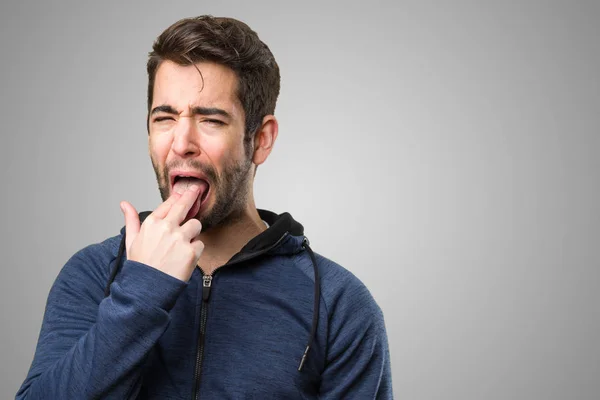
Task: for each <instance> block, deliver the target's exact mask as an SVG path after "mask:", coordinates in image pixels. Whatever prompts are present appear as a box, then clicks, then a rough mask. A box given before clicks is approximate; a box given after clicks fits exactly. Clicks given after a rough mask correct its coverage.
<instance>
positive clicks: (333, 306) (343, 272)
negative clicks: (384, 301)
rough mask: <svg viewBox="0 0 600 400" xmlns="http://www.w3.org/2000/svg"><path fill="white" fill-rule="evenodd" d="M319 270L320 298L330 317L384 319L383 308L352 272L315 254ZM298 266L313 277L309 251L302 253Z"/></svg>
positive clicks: (374, 320)
mask: <svg viewBox="0 0 600 400" xmlns="http://www.w3.org/2000/svg"><path fill="white" fill-rule="evenodd" d="M314 254H315V258H316V260H317V266H318V271H319V283H320V288H321V300H322V301H323V302H324V303H325V308H326V309H327V312H328V314H329V317H330V319H331V318H333V319H338V318H340V319H342V320H344V319H348V318H353V319H361V318H362V319H369V320H373V322H376V321H379V320H381V321H382V320H383V314H382V311H381V308H380V307H379V305H378V304H377V302H376V301H375V299H374V297H373V295H372V294H371V292H370V291H369V289H368V288H367V286H366V285H365V284H364V283H363V282H362V281H361V280H360V279H359V278H358V277H357V276H356V275H354V274H353V273H352V272H351V271H349V270H348V269H346V268H345V267H343V266H342V265H340V264H339V263H337V262H336V261H333V260H332V259H330V258H328V257H326V256H323V255H321V254H319V253H317V252H315V253H314ZM297 264H298V265H299V267H300V268H301V269H302V270H303V271H304V273H305V274H306V275H308V276H309V277H310V278H311V279H313V280H314V272H313V267H312V262H311V260H310V257H309V255H308V254H307V253H306V252H303V253H302V256H301V261H299V262H298V263H297Z"/></svg>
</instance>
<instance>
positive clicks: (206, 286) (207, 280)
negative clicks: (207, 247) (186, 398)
mask: <svg viewBox="0 0 600 400" xmlns="http://www.w3.org/2000/svg"><path fill="white" fill-rule="evenodd" d="M215 271H216V270H215ZM213 273H214V272H213ZM212 279H213V277H212V275H204V276H202V304H201V306H200V334H199V335H198V347H197V348H198V352H197V353H196V371H195V373H194V377H195V379H194V382H195V384H194V393H193V395H192V399H195V400H198V399H199V398H200V390H199V389H200V375H201V374H202V358H203V356H204V336H205V334H206V319H207V317H208V315H207V314H208V299H209V298H210V289H211V287H212Z"/></svg>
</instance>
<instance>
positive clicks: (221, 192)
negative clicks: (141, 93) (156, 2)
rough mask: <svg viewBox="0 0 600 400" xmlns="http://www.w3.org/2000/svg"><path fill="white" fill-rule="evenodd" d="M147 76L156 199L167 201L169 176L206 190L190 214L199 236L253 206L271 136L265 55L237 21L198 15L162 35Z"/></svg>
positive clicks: (270, 74) (273, 79)
mask: <svg viewBox="0 0 600 400" xmlns="http://www.w3.org/2000/svg"><path fill="white" fill-rule="evenodd" d="M147 70H148V120H147V124H148V125H147V129H148V144H149V152H150V157H151V160H152V165H153V167H154V171H155V173H156V178H157V181H158V185H159V191H160V194H161V197H162V198H163V200H166V199H167V198H168V197H169V195H170V194H171V191H172V190H173V178H174V176H173V175H176V174H178V172H182V173H183V174H184V175H185V173H188V172H191V173H192V175H196V176H197V177H201V178H202V179H203V180H206V181H207V182H208V184H209V187H208V190H207V192H206V193H205V196H203V197H206V200H205V201H204V202H202V207H201V209H200V210H199V212H198V213H197V214H196V217H197V218H199V219H200V220H201V222H202V224H203V227H204V230H207V229H210V228H211V227H213V226H216V225H218V224H223V223H227V222H230V221H231V220H234V219H235V218H236V217H238V216H240V215H242V213H243V212H244V210H245V209H246V208H247V207H248V205H249V204H253V199H252V182H253V177H254V173H255V171H256V167H257V166H258V165H260V164H262V163H263V162H264V161H265V160H266V158H267V156H268V155H269V153H270V151H271V149H272V146H273V143H274V141H275V139H276V137H277V131H278V127H277V120H276V119H275V117H274V116H273V114H274V112H275V104H276V101H277V97H278V95H279V86H280V77H279V67H278V66H277V63H276V62H275V59H274V57H273V55H272V54H271V51H270V50H269V48H268V47H267V46H266V45H265V44H264V43H263V42H262V41H261V40H260V39H259V38H258V36H257V35H256V33H255V32H254V31H252V30H251V29H250V28H249V27H248V26H247V25H246V24H244V23H243V22H240V21H237V20H234V19H230V18H214V17H211V16H202V17H197V18H189V19H184V20H181V21H178V22H176V23H175V24H173V25H172V26H170V27H169V28H167V29H166V30H165V31H164V32H163V33H162V34H161V35H160V36H159V37H158V38H157V40H156V41H155V43H154V45H153V51H152V52H151V53H150V54H149V59H148V65H147ZM183 182H185V180H183ZM180 185H181V183H180ZM201 200H202V199H201Z"/></svg>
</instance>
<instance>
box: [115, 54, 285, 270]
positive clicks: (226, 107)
mask: <svg viewBox="0 0 600 400" xmlns="http://www.w3.org/2000/svg"><path fill="white" fill-rule="evenodd" d="M196 67H197V68H196ZM199 71H200V72H201V74H202V75H200V73H199ZM237 84H238V80H237V76H236V74H235V73H234V72H233V71H232V70H230V69H229V68H227V67H224V66H222V65H219V64H215V63H210V62H202V63H198V64H196V65H195V66H193V65H191V66H180V65H177V64H175V63H173V62H170V61H164V62H163V63H162V64H161V65H160V66H159V68H158V70H157V73H156V80H155V85H154V97H153V104H152V106H151V112H150V115H149V134H148V151H149V155H150V159H151V161H152V166H153V168H154V172H155V175H156V179H157V183H158V188H159V191H160V194H161V198H162V199H163V205H161V206H159V208H157V210H158V209H162V210H163V211H162V213H163V214H161V215H158V216H155V215H154V214H155V213H156V211H154V212H153V213H152V214H151V215H150V216H149V217H148V219H146V220H145V221H144V224H142V225H141V226H139V218H137V211H136V210H135V208H134V207H133V206H132V205H131V204H129V203H128V202H125V201H124V202H122V208H123V209H124V213H125V221H126V226H127V228H130V227H131V235H132V236H134V237H135V238H132V239H131V243H130V244H128V245H127V249H128V254H130V252H129V249H130V247H129V246H131V247H132V250H133V253H131V254H138V256H139V257H142V256H141V255H142V254H144V256H143V257H145V258H144V260H146V261H147V262H145V263H146V264H148V265H150V266H152V267H155V268H158V269H161V270H163V271H164V272H166V273H169V271H171V270H173V271H178V272H176V275H177V276H176V277H178V278H179V279H182V280H188V279H189V277H190V276H191V273H192V272H193V268H194V267H195V266H198V267H200V268H201V269H202V271H203V272H204V273H205V274H210V273H212V271H214V269H215V268H217V267H218V266H220V265H222V264H225V263H226V262H227V261H228V260H229V259H230V258H231V257H232V256H233V255H234V254H235V253H237V252H238V251H239V250H240V249H241V248H242V247H243V246H244V245H245V244H246V243H247V242H248V241H249V240H250V239H251V238H253V237H254V236H256V235H257V234H259V233H260V232H262V231H263V230H265V229H266V227H265V225H264V224H263V222H262V221H261V219H260V217H259V215H258V211H257V210H256V206H255V203H254V194H253V183H254V171H255V168H256V167H257V166H258V165H260V164H262V163H264V162H265V160H266V159H267V157H268V156H269V154H270V152H271V150H272V148H273V145H274V143H275V140H276V138H277V134H278V124H277V120H276V119H275V117H274V116H273V115H267V116H265V117H264V118H263V121H262V125H261V127H260V128H259V129H258V131H257V133H256V136H255V138H254V141H253V143H252V151H251V152H250V154H251V155H250V157H247V156H246V155H245V154H246V152H245V151H244V126H245V113H244V109H243V107H242V104H241V103H240V101H239V99H238V98H237V96H236V88H237ZM198 108H204V109H219V110H223V111H224V112H225V113H226V114H227V115H220V114H214V113H210V114H206V113H205V112H202V113H198V110H197V109H198ZM174 169H178V170H185V171H195V172H198V173H201V174H203V175H204V176H205V177H206V180H207V181H208V182H209V184H210V190H209V192H208V198H207V200H206V202H205V203H204V204H203V206H202V208H201V209H200V211H199V212H198V213H197V214H196V215H195V216H193V217H191V218H186V217H185V215H183V217H182V218H179V217H180V214H176V215H174V216H173V217H169V218H167V217H166V215H169V210H167V211H166V214H165V211H164V210H165V207H166V208H169V206H168V205H167V206H164V204H172V205H171V207H175V204H177V205H178V207H180V208H181V210H183V209H185V212H186V213H187V211H189V209H191V208H192V205H193V203H194V201H195V199H194V198H193V196H192V197H189V196H188V195H186V194H185V193H184V194H183V195H182V196H181V198H180V199H179V200H178V201H174V202H173V203H169V201H171V200H170V198H171V197H173V196H174V195H175V196H178V195H177V194H173V193H172V192H173V191H172V188H171V183H170V180H169V172H170V171H171V170H174ZM161 207H162V208H161ZM179 212H183V211H179ZM151 217H152V218H151ZM136 219H137V223H136V221H135V220H136ZM191 219H194V220H196V221H200V222H201V225H202V231H201V232H200V233H198V232H195V233H194V232H193V231H194V229H193V228H190V227H186V224H189V222H190V220H191ZM147 221H150V222H149V223H147ZM158 221H165V222H164V223H162V222H161V223H158ZM128 223H129V224H131V226H129V225H128ZM192 223H194V222H192ZM145 225H148V226H147V227H146V226H145ZM198 225H199V224H198ZM138 226H139V229H138ZM184 227H186V228H184ZM195 227H197V225H196V226H195ZM182 230H184V231H185V234H184V233H183V232H182ZM142 231H143V235H137V236H136V234H137V233H139V232H142ZM129 234H130V232H129V231H127V236H128V241H129ZM191 234H192V235H193V236H190V235H191ZM138 238H139V239H138ZM159 238H163V239H159ZM198 242H199V243H198ZM200 243H201V244H200ZM187 245H190V246H191V247H189V248H188V246H187ZM156 246H158V248H157V247H156ZM194 246H196V247H194ZM200 247H202V250H200V251H199V252H198V251H197V249H198V248H200ZM175 248H177V249H179V250H177V251H176V250H174V249H175ZM177 252H183V253H186V254H187V257H182V258H178V257H179V256H178V255H177V254H176V253H177ZM171 253H175V254H171ZM152 254H154V256H153V255H152ZM192 254H193V256H192ZM169 258H173V260H172V261H169V262H168V263H166V264H165V262H164V261H160V260H164V259H169ZM196 258H197V259H196ZM194 260H195V262H194ZM136 261H140V262H144V261H141V260H136ZM177 263H179V264H181V265H182V267H181V268H177V267H174V266H173V265H175V264H177ZM167 264H168V265H171V266H170V267H169V268H166V267H165V265H167ZM165 269H168V270H165ZM181 271H185V272H181ZM172 276H175V275H173V274H172Z"/></svg>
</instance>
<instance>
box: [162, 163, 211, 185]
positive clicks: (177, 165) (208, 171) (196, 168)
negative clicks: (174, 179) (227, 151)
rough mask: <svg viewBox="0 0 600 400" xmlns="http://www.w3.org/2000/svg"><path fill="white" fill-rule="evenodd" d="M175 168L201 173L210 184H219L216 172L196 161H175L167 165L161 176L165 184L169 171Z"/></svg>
mask: <svg viewBox="0 0 600 400" xmlns="http://www.w3.org/2000/svg"><path fill="white" fill-rule="evenodd" d="M175 168H178V169H185V170H193V171H198V172H201V173H202V174H204V176H206V177H207V178H208V180H209V181H210V182H213V183H219V175H218V174H217V170H216V169H215V168H214V167H213V166H212V165H210V164H204V163H202V162H200V161H198V160H189V161H187V162H182V161H176V162H173V163H171V164H168V165H167V166H166V168H165V169H164V174H163V175H164V176H163V177H164V179H165V182H168V181H169V171H171V170H172V169H175Z"/></svg>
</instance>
